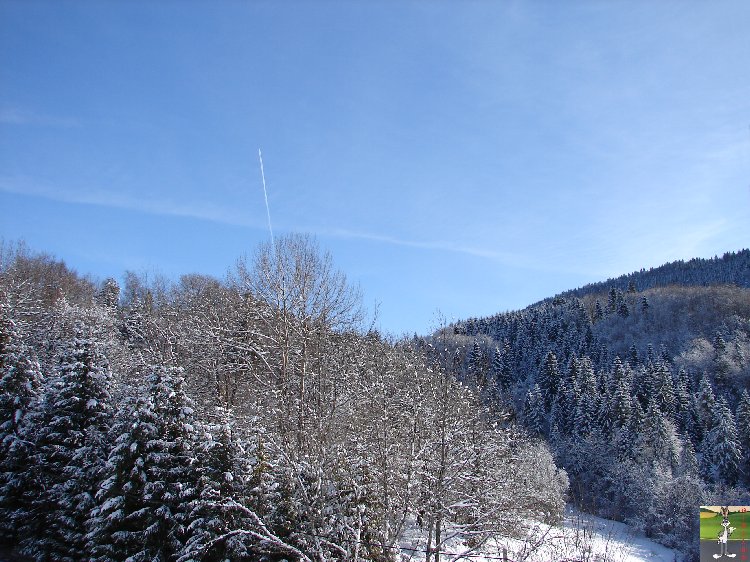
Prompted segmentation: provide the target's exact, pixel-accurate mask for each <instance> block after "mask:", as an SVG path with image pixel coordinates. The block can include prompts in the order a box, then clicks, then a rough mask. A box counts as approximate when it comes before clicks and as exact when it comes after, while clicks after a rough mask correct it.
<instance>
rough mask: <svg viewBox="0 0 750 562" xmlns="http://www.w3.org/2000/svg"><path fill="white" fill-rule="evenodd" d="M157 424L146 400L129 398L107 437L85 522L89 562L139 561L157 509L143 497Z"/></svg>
mask: <svg viewBox="0 0 750 562" xmlns="http://www.w3.org/2000/svg"><path fill="white" fill-rule="evenodd" d="M159 431H160V420H159V419H158V418H157V417H156V414H155V412H154V408H153V402H152V400H151V399H150V398H145V397H131V398H129V399H128V400H127V401H126V403H125V405H124V407H123V408H121V409H120V411H119V412H118V416H117V421H116V423H115V425H114V427H113V428H112V431H111V432H110V439H111V440H112V442H113V445H112V449H111V451H110V453H109V458H108V459H107V463H106V465H105V470H104V473H103V478H102V482H101V484H100V486H99V489H98V491H97V494H96V502H97V505H96V507H95V508H94V509H93V510H92V513H91V518H90V519H89V521H88V524H87V528H88V531H89V532H88V535H87V541H88V550H89V553H90V555H91V558H92V559H93V560H101V561H108V560H126V559H129V558H131V557H132V558H133V559H138V557H139V556H140V557H141V558H143V557H144V556H148V555H150V554H151V553H150V552H148V551H144V548H143V545H144V544H145V543H146V542H147V537H146V530H147V529H148V528H149V527H150V526H151V524H152V513H153V512H154V510H155V509H156V507H157V506H156V505H154V504H152V503H151V502H149V501H148V500H147V498H146V485H147V483H148V482H149V479H150V478H151V476H152V472H153V464H154V461H155V454H159V448H158V446H159V444H160V439H159V438H160V435H159Z"/></svg>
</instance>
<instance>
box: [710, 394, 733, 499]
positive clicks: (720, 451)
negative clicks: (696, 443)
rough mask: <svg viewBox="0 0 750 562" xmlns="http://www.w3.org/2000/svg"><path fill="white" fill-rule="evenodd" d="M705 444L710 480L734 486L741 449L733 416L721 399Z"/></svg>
mask: <svg viewBox="0 0 750 562" xmlns="http://www.w3.org/2000/svg"><path fill="white" fill-rule="evenodd" d="M706 443H707V446H706V447H705V448H704V451H705V454H707V455H708V459H707V460H708V461H709V462H710V475H711V477H712V479H713V480H714V481H715V482H721V483H723V484H727V485H729V486H733V485H734V484H736V483H737V479H738V478H739V475H740V466H741V462H742V461H741V449H740V443H739V436H738V432H737V425H736V423H735V420H734V416H733V415H732V412H731V410H730V409H729V406H727V404H726V402H725V401H724V400H723V399H721V400H719V402H718V407H717V408H716V410H715V412H714V423H713V427H712V428H711V430H710V431H709V433H708V435H707V436H706Z"/></svg>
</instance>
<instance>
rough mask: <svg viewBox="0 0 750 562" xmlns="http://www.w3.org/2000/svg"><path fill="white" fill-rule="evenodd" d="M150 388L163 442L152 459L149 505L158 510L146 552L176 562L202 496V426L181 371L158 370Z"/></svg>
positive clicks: (147, 488) (159, 441)
mask: <svg viewBox="0 0 750 562" xmlns="http://www.w3.org/2000/svg"><path fill="white" fill-rule="evenodd" d="M149 384H150V389H149V393H150V395H151V399H152V401H153V408H154V414H155V416H156V419H157V420H159V439H157V441H156V442H155V443H154V444H153V445H154V448H153V450H152V451H150V454H149V456H148V458H147V463H148V465H149V469H150V470H149V474H148V476H149V478H148V480H147V482H146V483H145V486H144V500H145V502H146V503H148V504H150V505H153V506H156V509H155V510H154V512H153V515H152V518H151V523H150V525H149V527H148V528H147V529H146V533H145V538H146V540H145V542H144V544H143V550H144V552H145V553H147V556H149V557H157V558H170V557H173V556H176V555H177V554H178V553H179V552H180V551H181V549H182V548H183V546H184V544H185V541H186V539H187V526H188V524H189V520H188V516H189V511H188V510H189V505H190V502H191V501H193V500H194V499H195V498H196V494H197V490H196V488H197V462H196V456H195V451H194V443H193V436H194V432H195V423H196V422H195V420H194V410H193V407H192V403H191V401H190V399H189V398H188V396H187V395H186V394H185V391H184V378H183V377H182V374H181V370H175V369H168V368H165V367H158V368H156V369H154V371H153V373H152V374H151V376H150V377H149Z"/></svg>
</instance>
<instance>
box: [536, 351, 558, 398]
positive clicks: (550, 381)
mask: <svg viewBox="0 0 750 562" xmlns="http://www.w3.org/2000/svg"><path fill="white" fill-rule="evenodd" d="M560 379H561V376H560V369H559V368H558V366H557V357H555V354H554V353H553V352H552V351H548V352H547V355H546V356H545V358H544V363H543V364H542V368H541V370H540V371H539V377H538V384H539V390H540V391H541V393H542V397H543V399H544V406H545V409H546V410H547V411H549V409H550V408H551V407H552V402H553V401H554V399H555V397H556V396H557V392H558V388H559V386H560Z"/></svg>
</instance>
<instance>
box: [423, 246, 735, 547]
mask: <svg viewBox="0 0 750 562" xmlns="http://www.w3.org/2000/svg"><path fill="white" fill-rule="evenodd" d="M749 279H750V252H748V250H743V251H740V252H737V253H727V254H725V255H724V256H723V257H722V258H715V259H711V260H691V261H689V262H686V263H684V262H677V263H674V264H668V265H665V266H662V267H660V268H656V269H652V270H649V271H641V272H640V273H634V274H631V275H626V276H623V277H621V278H618V279H615V280H611V281H610V282H608V283H602V284H595V285H590V286H588V287H584V288H582V289H578V290H575V291H570V292H567V293H564V294H561V295H558V296H557V297H554V298H550V299H547V300H545V301H543V302H540V303H538V304H535V305H532V306H530V307H528V308H526V309H524V310H521V311H516V312H508V313H502V314H498V315H495V316H492V317H489V318H474V319H468V320H466V321H461V322H458V323H456V324H454V325H451V326H448V327H446V328H444V329H442V330H440V331H439V332H438V333H437V334H435V335H434V336H433V338H438V339H441V340H448V341H450V345H449V346H447V351H446V353H445V354H444V358H443V364H444V365H449V364H454V365H457V368H456V371H457V372H458V373H459V374H458V377H459V379H460V380H463V381H466V382H467V384H470V385H472V386H473V387H475V388H477V389H481V392H482V393H483V394H484V395H485V396H492V397H497V399H498V400H499V401H500V402H501V405H502V407H504V408H506V410H507V411H508V412H510V413H511V415H513V416H515V418H516V419H517V420H519V421H520V422H521V423H522V424H523V425H524V426H525V427H526V428H527V430H528V431H529V432H530V433H531V434H534V435H538V436H541V437H543V438H544V439H545V440H546V442H547V443H548V444H549V446H550V448H551V449H552V451H553V452H554V455H555V461H556V463H557V464H558V466H559V467H561V468H564V469H565V471H566V472H567V474H568V476H569V478H570V486H571V487H570V491H571V495H572V499H573V500H574V501H575V502H576V503H577V504H578V505H579V506H581V507H582V508H584V509H586V510H588V511H591V512H594V513H597V514H600V515H603V516H605V517H608V518H612V519H617V520H621V521H625V522H628V523H630V524H631V525H634V526H635V527H637V528H640V529H642V530H644V531H645V532H646V533H647V534H648V535H649V536H651V537H654V538H656V539H657V540H659V541H660V542H663V543H664V544H666V545H668V546H672V547H675V548H679V549H682V550H688V551H691V549H690V548H686V545H691V544H692V545H693V548H697V543H696V542H695V541H696V537H697V525H698V518H697V516H696V509H697V506H698V505H701V504H702V503H703V504H706V503H707V504H712V505H714V504H724V505H726V504H735V505H747V504H749V503H750V492H748V487H750V395H749V394H748V391H749V390H750V288H749V287H750V284H749V283H748V280H749ZM427 341H430V340H429V339H428V340H427ZM692 554H693V555H696V554H695V552H694V551H692Z"/></svg>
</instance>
